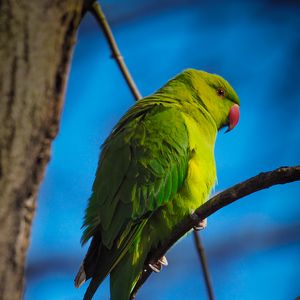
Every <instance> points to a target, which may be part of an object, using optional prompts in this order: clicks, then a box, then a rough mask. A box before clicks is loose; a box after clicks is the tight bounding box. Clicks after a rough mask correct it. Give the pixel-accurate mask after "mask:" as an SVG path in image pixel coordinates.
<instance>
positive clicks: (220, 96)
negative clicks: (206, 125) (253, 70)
mask: <svg viewBox="0 0 300 300" xmlns="http://www.w3.org/2000/svg"><path fill="white" fill-rule="evenodd" d="M181 75H182V76H184V77H185V79H186V82H188V85H189V86H190V87H189V88H191V90H192V93H193V98H194V99H196V101H197V103H198V104H199V105H200V106H202V108H204V109H205V110H206V111H207V112H208V113H209V114H210V115H211V116H212V118H213V119H214V121H215V123H216V125H217V128H218V129H221V128H223V127H226V126H227V127H228V129H227V131H226V132H228V131H230V130H232V129H233V128H234V127H235V126H236V125H237V123H238V121H239V117H240V100H239V97H238V96H237V94H236V92H235V91H234V90H233V88H232V87H231V86H230V84H229V83H228V82H227V81H226V80H225V79H224V78H222V77H221V76H218V75H215V74H210V73H207V72H204V71H198V70H194V69H188V70H186V71H184V72H183V73H182V74H181Z"/></svg>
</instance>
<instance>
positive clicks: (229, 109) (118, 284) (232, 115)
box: [75, 69, 239, 300]
mask: <svg viewBox="0 0 300 300" xmlns="http://www.w3.org/2000/svg"><path fill="white" fill-rule="evenodd" d="M238 120H239V98H238V96H237V94H236V93H235V91H234V90H233V89H232V87H231V86H230V85H229V83H228V82H227V81H226V80H224V79H223V78H222V77H220V76H218V75H215V74H209V73H206V72H204V71H199V70H194V69H188V70H185V71H184V72H182V73H181V74H179V75H177V76H176V77H174V78H173V79H171V80H170V81H169V82H167V84H166V85H164V86H163V87H162V88H161V89H159V90H158V91H157V92H155V93H154V94H152V95H151V96H148V97H145V98H143V99H141V100H139V101H137V102H136V103H135V104H134V105H133V106H132V107H131V108H130V109H129V110H128V111H127V113H126V114H125V115H124V116H123V117H122V118H121V120H120V121H119V122H118V123H117V125H116V126H115V127H114V129H113V130H112V132H111V134H110V135H109V137H108V138H107V139H106V141H105V142H104V144H103V146H102V153H101V155H100V160H99V164H98V169H97V172H96V178H95V181H94V184H93V191H92V195H91V197H90V199H89V203H88V207H87V209H86V212H85V217H84V224H83V227H84V228H85V230H84V232H83V235H82V244H85V243H86V242H87V241H88V240H89V239H92V240H91V244H90V247H89V249H88V252H87V254H86V256H85V258H84V261H83V263H82V265H81V267H80V270H79V272H78V274H77V276H76V278H75V286H76V287H79V286H81V285H82V284H83V283H84V282H85V281H86V280H88V279H89V278H92V280H91V282H90V284H89V287H88V289H87V291H86V293H85V296H84V300H89V299H92V297H93V295H94V293H95V292H96V290H97V288H98V286H99V285H100V284H101V282H102V281H103V280H104V279H105V277H106V276H107V275H109V274H110V294H111V296H110V299H111V300H129V299H130V294H131V292H132V290H133V289H134V287H135V284H136V283H137V281H138V279H139V276H140V275H141V273H142V270H143V269H144V266H145V265H148V264H149V265H150V267H151V268H152V269H153V270H154V271H159V270H160V269H161V266H162V265H167V260H166V258H165V257H162V258H161V259H160V260H159V261H157V262H151V261H149V259H150V257H149V253H150V252H151V251H153V250H155V249H156V248H157V247H159V245H160V244H161V243H162V242H163V241H164V240H165V239H167V237H168V236H170V235H171V234H172V231H173V230H174V228H175V227H176V225H177V224H178V223H180V222H181V221H182V220H183V219H184V218H186V217H187V216H189V215H192V214H193V213H194V211H195V209H196V208H198V207H199V206H201V205H202V204H203V203H204V202H205V201H206V200H207V199H208V196H209V194H210V192H211V190H212V188H213V186H214V184H215V181H216V167H215V159H214V145H215V140H216V135H217V132H218V130H220V129H221V128H223V127H225V126H228V131H229V130H231V129H233V128H234V127H235V126H236V124H237V123H238ZM203 225H204V224H203V222H201V224H199V226H203Z"/></svg>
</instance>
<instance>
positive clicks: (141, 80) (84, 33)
mask: <svg viewBox="0 0 300 300" xmlns="http://www.w3.org/2000/svg"><path fill="white" fill-rule="evenodd" d="M102 3H103V9H104V10H105V12H106V14H107V17H108V20H109V21H110V23H111V25H112V29H113V31H114V33H115V36H116V39H117V41H118V43H119V47H120V49H121V51H122V53H123V56H124V57H125V60H126V62H127V64H128V67H129V68H130V70H131V72H132V75H133V77H134V78H135V81H136V83H137V85H138V86H139V88H140V91H141V93H142V94H143V95H149V94H151V93H152V92H154V91H155V90H156V89H158V88H159V87H160V86H162V85H163V84H164V83H165V82H166V81H167V80H168V79H170V78H171V77H172V76H174V75H176V74H177V73H179V72H180V71H182V70H183V69H185V68H190V67H192V68H197V69H202V70H206V71H208V72H213V73H217V74H220V75H222V76H224V77H225V78H226V79H227V80H228V81H229V82H230V83H231V84H232V86H233V87H234V88H235V90H236V91H237V93H238V95H239V97H240V100H241V119H240V123H239V124H238V126H237V127H236V128H235V129H234V130H233V131H232V132H231V133H230V134H226V135H224V134H223V133H222V132H221V133H220V134H219V136H218V139H217V144H216V151H215V155H216V161H217V170H218V186H217V187H216V191H220V190H223V189H225V188H227V187H229V186H231V185H233V184H235V183H237V182H239V181H242V180H244V179H246V178H248V177H250V176H253V175H256V174H257V173H259V172H261V171H267V170H271V169H274V168H277V167H279V166H282V165H297V164H299V161H300V155H299V154H300V150H299V149H300V134H299V132H300V131H299V130H300V117H299V115H300V93H299V80H300V60H299V55H300V35H299V32H300V18H299V13H300V5H299V4H297V3H296V2H293V1H286V2H284V1H263V0H262V1H208V0H207V1H167V0H161V1H137V0H136V1H134V0H132V1H108V0H107V1H103V2H102ZM132 104H133V98H132V95H131V94H130V92H129V90H128V88H127V86H126V84H125V82H124V80H123V78H122V76H121V74H120V72H119V70H118V68H117V66H116V63H115V62H114V61H113V60H112V59H111V58H110V51H109V49H108V47H107V44H106V42H105V40H104V37H103V35H102V32H101V31H100V29H99V28H98V26H97V24H96V22H95V21H94V20H93V18H92V17H91V16H90V15H87V16H86V17H85V19H84V20H83V22H82V24H81V27H80V29H79V33H78V38H77V45H76V48H75V52H74V55H73V61H72V65H71V71H70V75H69V81H68V86H67V91H66V101H65V106H64V110H63V114H62V119H61V124H60V131H59V134H58V136H57V138H56V139H55V141H54V143H53V145H52V158H51V161H50V163H49V165H48V167H47V172H46V176H45V178H44V181H43V184H42V186H41V188H40V193H39V198H38V209H37V214H36V217H35V220H34V225H33V231H32V242H31V246H30V249H29V255H28V262H27V271H26V274H27V280H26V292H25V300H35V299H45V300H52V299H53V300H54V299H56V300H57V299H63V300H66V299H68V300H71V299H72V300H76V299H81V298H82V295H83V293H84V290H85V287H82V288H81V289H79V290H77V289H75V288H74V287H73V277H74V275H75V274H76V272H77V269H78V266H79V264H80V261H81V259H82V258H83V256H84V253H85V252H86V250H87V248H86V247H85V248H81V246H80V242H79V241H80V236H81V229H80V227H81V223H82V217H83V212H84V209H85V207H86V203H87V198H88V197H89V194H90V191H91V185H92V183H93V179H94V174H95V170H96V166H97V161H98V156H99V151H100V145H101V143H102V142H103V141H104V139H105V137H106V136H107V135H108V134H109V132H110V130H111V129H112V127H113V126H114V124H115V123H116V122H117V121H118V119H119V118H120V117H121V116H122V114H124V112H125V111H126V110H127V109H128V108H129V107H130V106H131V105H132ZM299 196H300V185H299V183H292V184H289V185H285V186H277V187H273V188H271V189H268V190H264V191H262V192H259V193H256V194H253V195H251V196H249V197H247V198H245V199H242V200H240V201H238V202H237V203H234V204H232V205H230V206H228V207H226V208H224V209H222V210H220V211H219V212H217V213H216V214H214V215H213V216H211V217H210V218H209V220H208V227H207V229H206V230H205V231H204V232H203V233H202V237H203V240H204V243H205V247H206V251H207V256H208V261H209V265H210V271H211V275H212V280H213V285H214V289H215V294H216V298H217V299H222V300H223V299H231V300H232V299H244V300H247V299H249V300H250V299H278V300H279V299H294V298H296V296H298V295H300V284H299V278H300V267H299V266H300V255H299V253H300V221H299V220H300V218H299V217H300V202H299V199H300V197H299ZM168 259H169V263H170V265H169V266H168V267H167V268H166V269H164V270H163V271H162V272H161V273H160V274H158V275H153V276H152V277H151V278H150V280H149V281H148V282H147V283H146V284H145V286H144V287H143V289H142V290H141V291H140V294H139V295H138V297H137V300H139V299H144V300H147V299H153V293H155V299H158V300H160V299H164V300H165V299H175V300H176V299H196V298H199V299H206V294H205V287H204V285H203V280H202V275H201V272H200V270H199V264H198V260H197V255H196V252H195V249H194V246H193V241H192V238H191V236H188V237H186V238H184V239H183V240H181V241H180V242H179V243H178V244H176V245H175V247H173V249H172V250H171V251H170V252H169V253H168ZM97 295H100V296H98V298H99V297H101V299H109V288H108V281H107V280H106V281H105V283H104V284H103V285H102V286H101V288H100V289H99V292H98V293H97ZM96 299H97V298H96Z"/></svg>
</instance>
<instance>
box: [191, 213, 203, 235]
mask: <svg viewBox="0 0 300 300" xmlns="http://www.w3.org/2000/svg"><path fill="white" fill-rule="evenodd" d="M190 217H191V219H192V220H193V221H196V222H197V224H196V225H195V226H193V228H194V230H196V231H199V230H202V229H205V228H206V226H207V218H205V219H204V220H199V216H198V215H197V214H195V213H194V212H193V213H191V214H190Z"/></svg>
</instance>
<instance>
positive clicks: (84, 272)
mask: <svg viewBox="0 0 300 300" xmlns="http://www.w3.org/2000/svg"><path fill="white" fill-rule="evenodd" d="M101 248H102V243H101V236H100V233H96V234H95V235H94V236H93V239H92V242H91V244H90V247H89V250H88V252H87V254H86V256H85V258H84V260H83V262H82V264H81V266H80V269H79V271H78V273H77V275H76V277H75V280H74V282H75V286H76V287H77V288H79V287H80V286H82V285H83V284H84V283H85V281H86V280H88V279H89V278H91V277H93V276H94V274H95V270H96V266H97V265H98V264H97V263H98V261H99V257H100V254H101V252H102V251H101ZM105 276H106V274H105V275H103V276H101V278H102V279H101V281H102V280H104V278H105ZM97 278H100V276H99V277H97ZM92 281H93V280H92ZM101 281H99V283H98V285H97V286H99V284H100V283H101ZM91 283H92V282H91ZM87 299H89V298H87Z"/></svg>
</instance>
